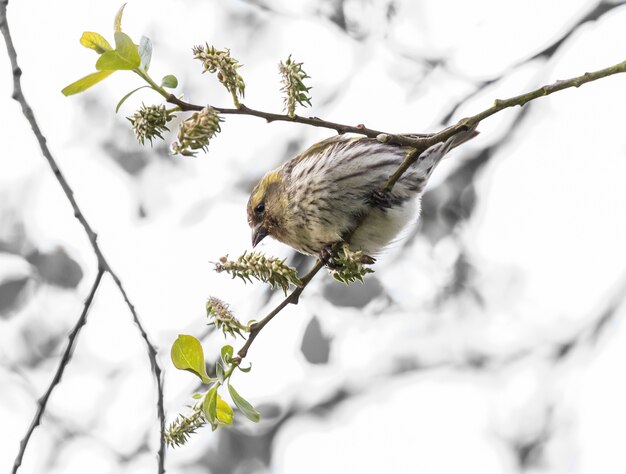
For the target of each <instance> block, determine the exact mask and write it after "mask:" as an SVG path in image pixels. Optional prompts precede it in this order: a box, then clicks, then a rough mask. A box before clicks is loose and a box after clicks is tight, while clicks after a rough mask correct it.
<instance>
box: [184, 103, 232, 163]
mask: <svg viewBox="0 0 626 474" xmlns="http://www.w3.org/2000/svg"><path fill="white" fill-rule="evenodd" d="M220 122H222V118H221V117H220V116H219V114H218V113H217V111H216V110H215V109H213V108H212V107H210V106H206V107H205V108H204V109H202V110H201V111H200V112H196V113H194V114H193V115H192V116H191V117H190V118H188V119H187V120H185V121H184V122H183V123H181V124H180V127H179V128H178V141H175V142H174V143H172V153H173V154H175V155H183V156H196V152H195V150H199V149H202V150H204V151H207V149H208V147H209V141H210V140H211V138H213V136H214V135H215V134H216V133H219V132H220V131H221V129H220Z"/></svg>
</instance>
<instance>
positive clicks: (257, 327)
mask: <svg viewBox="0 0 626 474" xmlns="http://www.w3.org/2000/svg"><path fill="white" fill-rule="evenodd" d="M323 267H324V262H322V261H321V260H319V259H318V260H317V261H316V262H315V265H313V268H311V270H309V272H308V273H307V274H306V275H305V276H304V277H303V278H302V279H301V280H300V281H301V282H302V286H299V287H298V288H296V289H295V290H293V291H292V292H291V293H290V294H289V295H288V296H287V297H286V298H285V299H283V300H282V301H281V302H280V304H279V305H278V306H276V308H274V309H273V310H272V311H271V312H270V313H269V314H268V315H267V316H265V317H264V318H263V319H261V320H260V321H257V322H255V323H252V324H251V325H250V334H249V335H248V339H247V340H246V343H245V344H244V345H243V346H242V348H241V349H239V352H237V357H235V358H233V362H235V363H237V364H239V363H241V361H242V360H243V359H244V358H245V357H246V355H247V354H248V349H250V346H251V345H252V342H253V341H254V340H255V339H256V337H257V335H258V334H259V332H261V330H262V329H263V328H264V327H265V325H266V324H267V323H269V322H270V321H271V320H272V319H274V316H276V315H277V314H278V313H280V312H281V311H282V310H283V308H284V307H285V306H287V305H288V304H290V303H291V304H298V300H299V298H300V295H301V294H302V292H303V291H304V289H305V288H306V287H307V285H308V284H309V283H310V282H311V280H312V279H313V277H314V276H315V275H317V272H319V271H320V270H321V269H322V268H323Z"/></svg>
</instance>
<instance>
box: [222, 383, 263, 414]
mask: <svg viewBox="0 0 626 474" xmlns="http://www.w3.org/2000/svg"><path fill="white" fill-rule="evenodd" d="M228 393H230V396H231V398H232V399H233V402H235V405H237V408H239V410H241V413H243V414H244V416H245V417H246V418H247V419H248V420H250V421H254V422H255V423H258V422H259V420H260V419H261V414H260V413H259V412H258V411H256V408H254V407H253V406H252V405H251V404H250V402H249V401H248V400H246V399H245V398H243V397H242V396H241V395H239V393H237V390H235V387H233V386H232V385H231V384H228Z"/></svg>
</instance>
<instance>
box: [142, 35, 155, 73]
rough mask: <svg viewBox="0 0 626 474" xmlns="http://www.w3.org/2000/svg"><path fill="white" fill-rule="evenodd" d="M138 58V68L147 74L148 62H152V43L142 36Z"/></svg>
mask: <svg viewBox="0 0 626 474" xmlns="http://www.w3.org/2000/svg"><path fill="white" fill-rule="evenodd" d="M139 57H140V58H141V64H140V65H139V67H140V68H141V69H142V70H143V71H145V72H148V69H149V68H150V61H151V60H152V41H150V38H148V37H147V36H142V37H141V39H140V40H139Z"/></svg>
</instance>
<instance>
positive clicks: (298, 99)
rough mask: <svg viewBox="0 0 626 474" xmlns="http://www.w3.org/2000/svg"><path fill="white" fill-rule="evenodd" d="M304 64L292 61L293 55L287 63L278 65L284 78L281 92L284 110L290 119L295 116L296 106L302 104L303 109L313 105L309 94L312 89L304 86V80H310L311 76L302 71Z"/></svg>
mask: <svg viewBox="0 0 626 474" xmlns="http://www.w3.org/2000/svg"><path fill="white" fill-rule="evenodd" d="M302 64H303V63H297V62H295V61H294V60H292V59H291V55H289V57H288V58H287V60H286V61H285V62H282V61H281V62H280V63H279V64H278V70H279V71H280V75H281V76H282V78H281V82H282V83H283V87H282V88H281V92H282V93H283V96H284V97H283V101H284V104H285V106H284V110H285V111H286V112H287V114H288V115H289V116H290V117H292V118H293V117H294V116H295V111H296V104H300V105H302V106H303V107H306V106H307V105H309V106H310V105H311V96H310V95H309V94H308V92H309V91H310V90H311V88H310V87H307V86H305V85H304V82H303V81H304V79H308V78H309V76H308V75H307V73H306V72H304V71H303V70H302Z"/></svg>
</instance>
